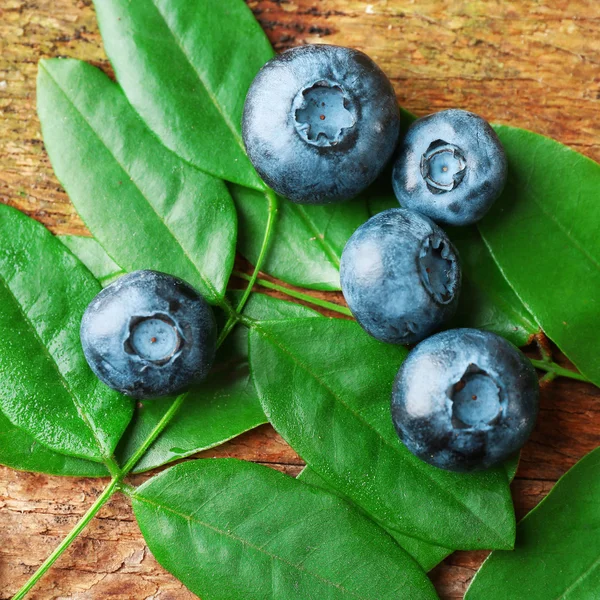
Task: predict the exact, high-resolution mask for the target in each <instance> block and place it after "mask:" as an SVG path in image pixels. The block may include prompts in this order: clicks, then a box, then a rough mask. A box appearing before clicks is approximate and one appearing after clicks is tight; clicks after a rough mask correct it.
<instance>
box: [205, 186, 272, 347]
mask: <svg viewBox="0 0 600 600" xmlns="http://www.w3.org/2000/svg"><path fill="white" fill-rule="evenodd" d="M265 197H266V198H267V200H268V202H269V207H268V213H269V214H268V217H267V226H266V228H265V235H264V237H263V241H262V245H261V247H260V252H259V254H258V258H257V259H256V265H255V266H254V271H253V272H252V276H251V277H248V282H249V283H248V285H247V286H246V289H245V291H244V293H243V294H242V297H241V299H240V301H239V302H238V305H237V308H236V309H235V313H236V314H235V317H234V316H233V315H231V316H230V317H229V319H228V320H227V323H225V327H223V330H222V331H221V335H220V336H219V339H218V340H217V348H218V347H219V346H220V345H221V344H222V343H223V341H224V340H225V338H226V337H227V336H228V335H229V332H230V331H231V330H232V329H233V328H234V327H235V324H236V323H237V322H238V320H239V318H238V315H239V314H240V313H241V312H242V311H243V310H244V306H246V302H248V298H250V294H251V293H252V288H253V287H254V284H255V283H256V280H257V278H258V273H259V272H260V270H261V268H262V266H263V263H264V262H265V259H266V258H267V252H268V251H269V246H270V245H271V238H272V237H273V232H274V231H275V227H274V225H275V218H276V217H277V211H278V204H279V201H278V200H277V196H276V195H275V192H274V191H273V190H272V189H270V188H266V190H265Z"/></svg>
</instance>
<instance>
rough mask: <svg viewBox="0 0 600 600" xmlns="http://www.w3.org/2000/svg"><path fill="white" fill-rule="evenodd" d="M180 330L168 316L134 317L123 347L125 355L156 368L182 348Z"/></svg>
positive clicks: (171, 358) (182, 340) (168, 360)
mask: <svg viewBox="0 0 600 600" xmlns="http://www.w3.org/2000/svg"><path fill="white" fill-rule="evenodd" d="M184 343H185V339H184V337H183V334H182V333H181V330H180V329H179V327H178V326H177V324H176V323H175V321H173V319H171V318H170V317H169V316H168V315H165V314H162V313H156V314H152V315H149V316H134V317H132V318H131V319H130V321H129V335H128V337H127V339H126V340H125V342H124V344H123V347H124V350H125V352H127V354H130V355H131V356H132V357H136V358H138V359H140V360H141V361H146V362H148V363H152V364H153V365H157V366H164V365H166V364H168V363H169V362H171V361H172V360H173V359H174V358H175V357H176V356H177V355H178V354H179V353H180V352H181V349H182V348H183V345H184Z"/></svg>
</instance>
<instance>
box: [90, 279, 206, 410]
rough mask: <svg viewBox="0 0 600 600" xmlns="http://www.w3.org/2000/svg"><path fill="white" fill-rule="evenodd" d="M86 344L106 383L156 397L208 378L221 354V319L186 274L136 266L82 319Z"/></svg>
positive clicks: (94, 366) (130, 392)
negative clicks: (174, 274) (183, 276)
mask: <svg viewBox="0 0 600 600" xmlns="http://www.w3.org/2000/svg"><path fill="white" fill-rule="evenodd" d="M81 344H82V346H83V352H84V354H85V357H86V360H87V361H88V364H89V365H90V367H91V369H92V371H94V373H95V374H96V375H97V376H98V378H99V379H100V380H101V381H103V382H104V383H105V384H106V385H108V386H109V387H111V388H113V389H116V390H119V391H120V392H123V393H124V394H127V395H129V396H133V397H134V398H139V399H144V398H155V397H158V396H165V395H169V394H173V393H176V392H179V391H181V390H183V389H184V388H186V387H187V386H189V385H190V384H192V383H196V382H199V381H201V380H202V379H204V378H205V377H206V375H207V374H208V371H209V370H210V368H211V365H212V362H213V358H214V355H215V345H216V324H215V318H214V315H213V311H212V309H211V307H210V306H209V305H208V304H207V302H206V301H205V300H204V298H202V296H200V295H199V294H198V292H197V291H196V290H194V289H193V288H192V287H191V286H189V285H188V284H187V283H185V282H184V281H182V280H181V279H177V278H176V277H172V276H170V275H166V274H164V273H157V272H156V271H135V272H134V273H130V274H128V275H125V276H123V277H121V278H120V279H118V280H117V281H116V282H115V283H113V284H111V285H109V286H108V287H107V288H105V289H104V290H102V291H101V292H100V293H99V294H98V295H97V296H96V298H94V300H92V302H91V303H90V305H89V306H88V307H87V309H86V311H85V314H84V315H83V320H82V322H81Z"/></svg>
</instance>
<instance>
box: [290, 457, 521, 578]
mask: <svg viewBox="0 0 600 600" xmlns="http://www.w3.org/2000/svg"><path fill="white" fill-rule="evenodd" d="M518 464H519V454H518V453H517V454H516V455H515V456H514V457H512V458H510V459H509V460H507V461H506V463H505V464H504V467H505V470H506V475H507V476H508V480H509V481H512V480H513V479H514V477H515V474H516V471H517V466H518ZM297 479H300V480H301V481H303V482H304V483H308V484H309V485H314V486H316V487H319V488H322V489H324V490H327V491H329V492H332V493H335V494H338V495H341V494H340V493H339V492H338V491H337V490H335V489H333V488H332V487H331V486H330V485H329V484H327V483H326V482H325V480H324V479H323V478H322V477H320V476H319V475H318V474H317V473H316V471H314V470H313V469H311V468H310V466H306V467H305V468H304V469H302V471H301V473H300V475H298V477H297ZM345 499H346V500H347V501H348V502H350V500H348V499H347V498H345ZM387 532H388V533H389V534H390V535H391V536H392V537H393V538H394V539H395V540H396V541H397V542H398V543H399V544H400V545H401V546H402V547H403V548H404V549H405V550H406V551H407V552H408V553H409V554H410V555H411V556H412V557H413V558H414V559H415V560H416V561H417V562H418V563H419V564H420V565H421V568H423V569H424V570H425V571H430V570H431V569H433V567H435V566H436V565H438V564H439V563H440V562H441V561H442V560H444V558H446V557H447V556H448V555H450V554H452V552H454V550H452V549H450V548H444V547H443V546H437V545H435V544H430V543H428V542H424V541H423V540H419V539H417V538H413V537H410V536H408V535H405V534H402V533H398V532H397V531H393V530H387Z"/></svg>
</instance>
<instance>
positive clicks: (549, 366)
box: [531, 359, 592, 383]
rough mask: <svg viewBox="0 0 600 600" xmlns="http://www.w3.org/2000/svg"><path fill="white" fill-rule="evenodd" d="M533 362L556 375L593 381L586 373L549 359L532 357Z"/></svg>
mask: <svg viewBox="0 0 600 600" xmlns="http://www.w3.org/2000/svg"><path fill="white" fill-rule="evenodd" d="M531 364H532V365H533V366H534V367H535V368H536V369H540V370H542V371H546V372H547V373H552V374H553V375H554V376H555V377H568V378H569V379H575V380H576V381H583V382H585V383H592V382H591V381H590V380H589V379H588V378H587V377H586V376H585V375H582V374H581V373H577V372H576V371H570V370H569V369H565V368H564V367H561V366H560V365H557V364H556V363H555V362H552V361H549V360H534V359H531Z"/></svg>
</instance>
